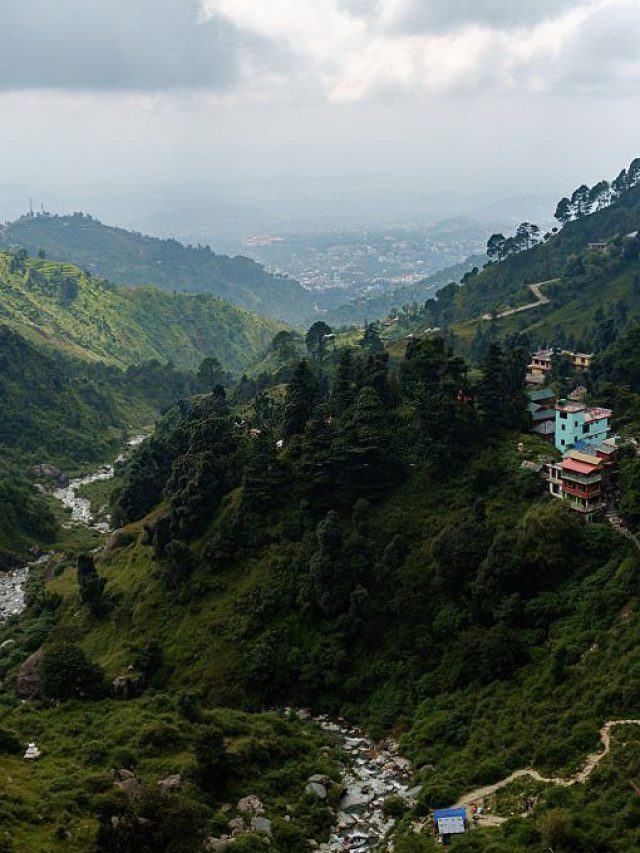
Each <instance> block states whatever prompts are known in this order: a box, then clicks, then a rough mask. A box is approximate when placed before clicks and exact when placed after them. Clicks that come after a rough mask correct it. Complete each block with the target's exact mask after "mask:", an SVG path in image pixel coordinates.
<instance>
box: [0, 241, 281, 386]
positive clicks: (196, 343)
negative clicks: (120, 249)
mask: <svg viewBox="0 0 640 853" xmlns="http://www.w3.org/2000/svg"><path fill="white" fill-rule="evenodd" d="M0 322H3V323H5V324H6V325H10V326H12V327H13V328H15V329H16V330H17V331H19V332H20V333H21V334H22V335H23V336H25V337H27V338H28V339H29V340H31V341H32V342H34V343H38V344H40V345H44V346H48V347H53V348H56V349H59V350H62V351H63V352H65V353H66V354H68V355H71V356H75V357H80V358H84V359H88V360H92V361H104V362H107V363H110V364H114V365H117V366H120V367H125V366H127V365H131V364H136V363H140V362H144V361H148V360H150V359H157V360H160V361H163V362H165V361H171V362H173V363H174V364H176V365H177V366H178V367H180V368H183V369H195V368H196V367H197V366H198V365H199V364H200V362H201V361H202V359H203V358H205V357H207V356H210V355H215V356H216V357H217V358H218V359H219V360H220V362H221V363H222V364H223V366H224V367H225V368H226V369H227V370H231V371H233V372H242V371H243V370H245V369H246V368H247V367H249V366H250V365H251V363H252V362H253V361H254V360H256V359H257V358H259V357H260V356H261V355H262V354H263V352H264V351H265V349H266V347H267V345H268V343H269V341H270V340H271V339H272V338H273V336H274V335H275V334H276V332H278V331H279V330H280V329H281V328H282V326H281V325H280V324H278V323H276V322H274V321H271V320H268V319H266V318H264V317H260V316H258V315H255V314H250V313H248V312H246V311H244V310H243V309H241V308H236V307H234V306H232V305H229V304H228V303H226V302H224V301H222V300H221V299H218V298H216V297H213V296H208V295H205V294H187V293H167V292H166V291H161V290H157V289H155V288H152V287H139V288H127V287H120V286H116V285H113V284H110V283H109V282H107V281H105V280H103V279H100V278H97V277H95V276H92V275H89V274H87V273H83V272H81V270H80V269H78V268H77V267H75V266H73V265H72V264H68V263H58V262H54V261H49V260H43V259H38V258H27V259H24V258H23V259H22V260H20V261H16V260H15V255H11V254H8V253H0Z"/></svg>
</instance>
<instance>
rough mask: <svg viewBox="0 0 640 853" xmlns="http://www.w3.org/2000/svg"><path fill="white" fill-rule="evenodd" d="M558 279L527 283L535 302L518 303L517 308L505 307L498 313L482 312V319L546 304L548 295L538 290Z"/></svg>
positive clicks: (507, 315)
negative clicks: (505, 308) (504, 309)
mask: <svg viewBox="0 0 640 853" xmlns="http://www.w3.org/2000/svg"><path fill="white" fill-rule="evenodd" d="M557 281H560V279H558V278H550V279H548V280H547V281H538V282H537V283H536V284H530V285H528V287H529V290H530V291H531V292H532V293H533V295H534V296H535V297H536V302H528V303H527V304H526V305H520V307H519V308H507V310H506V311H501V312H500V313H499V314H495V315H492V314H483V315H482V319H483V320H494V319H495V320H501V319H502V318H503V317H511V316H513V314H520V313H522V311H531V309H532V308H538V307H539V306H540V305H548V304H549V303H550V302H551V300H550V299H549V297H548V296H545V295H544V293H543V292H542V291H541V290H540V288H541V287H544V286H545V285H547V284H555V282H557Z"/></svg>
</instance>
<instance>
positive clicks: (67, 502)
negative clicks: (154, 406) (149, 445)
mask: <svg viewBox="0 0 640 853" xmlns="http://www.w3.org/2000/svg"><path fill="white" fill-rule="evenodd" d="M145 438H147V435H146V434H145V433H141V434H140V435H135V436H133V438H130V439H129V441H128V442H127V449H130V448H133V447H137V446H138V445H139V444H141V443H142V442H143V441H144V440H145ZM125 457H126V451H125V453H121V454H120V456H118V458H117V459H116V460H115V462H114V463H113V465H103V466H102V467H101V468H98V470H97V471H94V472H93V473H91V474H85V476H84V477H78V478H76V479H74V480H70V481H69V483H68V484H67V485H65V486H61V487H59V488H57V489H54V492H53V496H54V498H57V499H58V500H59V501H60V503H61V504H62V505H63V506H64V507H66V508H67V509H70V510H71V519H70V524H84V525H86V526H87V527H92V528H93V529H94V530H100V531H102V532H103V533H108V532H109V530H110V529H111V527H110V524H109V522H108V521H98V522H96V521H95V520H94V518H93V515H92V513H91V501H89V500H88V498H83V497H81V496H80V495H79V494H78V491H79V490H80V489H81V488H82V487H83V486H88V485H89V484H90V483H97V482H99V481H100V480H112V479H113V477H114V474H115V466H116V465H117V464H118V462H122V460H123V459H124V458H125Z"/></svg>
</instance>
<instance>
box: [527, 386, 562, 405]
mask: <svg viewBox="0 0 640 853" xmlns="http://www.w3.org/2000/svg"><path fill="white" fill-rule="evenodd" d="M555 396H556V395H555V393H554V392H553V391H552V390H551V388H536V389H534V390H533V391H529V399H530V400H531V402H532V403H539V402H540V401H541V400H552V399H555Z"/></svg>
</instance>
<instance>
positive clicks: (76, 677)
mask: <svg viewBox="0 0 640 853" xmlns="http://www.w3.org/2000/svg"><path fill="white" fill-rule="evenodd" d="M39 674H40V692H41V693H42V695H43V696H46V697H47V698H49V699H59V700H61V701H64V700H65V699H97V698H100V697H101V696H104V695H105V694H106V692H107V687H106V682H105V678H104V672H103V670H102V667H100V666H99V665H98V664H95V663H92V662H91V661H90V660H89V659H88V658H87V656H86V655H85V653H84V652H83V651H82V649H81V648H80V647H79V646H74V645H73V644H71V643H57V644H56V645H52V646H49V648H47V649H46V650H45V652H44V655H43V656H42V660H41V661H40V666H39Z"/></svg>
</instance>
